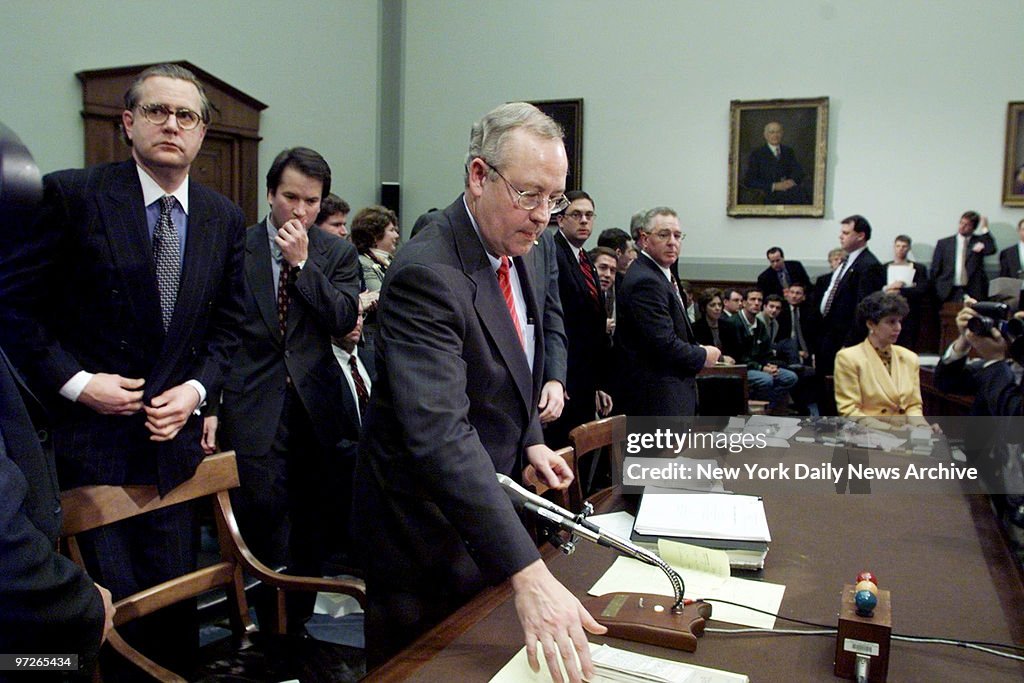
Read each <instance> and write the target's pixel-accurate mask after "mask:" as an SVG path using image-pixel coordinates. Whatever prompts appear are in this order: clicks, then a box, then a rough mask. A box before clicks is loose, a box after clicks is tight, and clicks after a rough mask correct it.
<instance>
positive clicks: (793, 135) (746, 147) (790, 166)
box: [726, 97, 828, 218]
mask: <svg viewBox="0 0 1024 683" xmlns="http://www.w3.org/2000/svg"><path fill="white" fill-rule="evenodd" d="M827 158H828V98H827V97H815V98H808V99H791V100H733V101H732V103H731V104H730V107H729V201H728V207H727V211H726V213H728V215H730V216H738V217H743V216H770V217H807V218H820V217H822V216H824V215H825V167H826V161H827Z"/></svg>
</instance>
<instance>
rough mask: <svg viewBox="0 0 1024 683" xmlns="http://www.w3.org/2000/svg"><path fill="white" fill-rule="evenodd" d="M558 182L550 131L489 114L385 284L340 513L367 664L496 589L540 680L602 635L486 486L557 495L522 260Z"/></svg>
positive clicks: (538, 323) (556, 462)
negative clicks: (373, 376) (348, 537)
mask: <svg viewBox="0 0 1024 683" xmlns="http://www.w3.org/2000/svg"><path fill="white" fill-rule="evenodd" d="M567 168H568V161H567V159H566V156H565V147H564V145H563V143H562V137H561V130H560V129H559V127H558V125H557V124H556V123H554V121H552V120H551V119H550V118H548V117H547V116H545V115H543V114H542V113H541V112H540V111H539V110H537V109H536V108H535V107H533V106H532V105H529V104H526V103H521V102H519V103H513V104H507V105H503V106H501V107H498V108H497V109H495V110H494V111H492V112H491V113H489V114H488V115H486V116H485V117H484V118H483V119H482V120H481V121H480V122H478V123H477V124H476V125H475V126H474V127H473V131H472V134H471V137H470V148H469V154H468V155H467V159H466V177H465V186H466V190H465V193H464V194H463V195H462V196H461V197H459V198H458V199H456V200H455V202H454V203H453V204H451V206H449V207H448V208H447V209H445V210H444V211H443V212H442V213H441V214H440V215H439V216H437V217H435V218H434V219H433V221H432V222H431V224H430V225H428V226H427V227H426V228H424V229H423V231H422V232H420V233H419V234H418V235H417V237H416V239H414V240H412V241H410V242H409V244H407V245H406V246H405V248H403V249H402V251H400V252H399V253H398V256H397V257H396V259H395V261H394V263H393V264H392V265H391V267H390V268H389V269H388V274H387V279H386V280H385V281H384V289H383V294H382V296H381V311H382V314H381V318H380V334H379V336H378V342H377V343H378V346H377V382H376V384H375V385H374V391H373V396H372V397H371V408H370V411H369V416H368V419H367V422H366V424H365V428H366V431H365V434H364V441H363V444H362V449H361V451H360V454H359V460H358V463H357V465H356V475H355V485H354V489H355V494H354V495H355V500H354V502H353V518H354V527H353V531H354V534H355V536H356V538H357V539H358V540H359V541H360V543H359V547H360V548H362V549H364V550H365V551H366V557H365V564H366V588H367V599H368V605H367V611H366V645H367V658H368V662H369V663H370V664H371V665H372V664H375V663H379V662H381V661H383V659H384V658H386V657H387V656H390V655H391V654H393V653H394V652H396V651H397V650H398V649H400V648H401V647H403V646H404V645H406V644H407V643H408V642H410V641H411V640H412V639H413V638H415V637H416V636H417V635H419V634H420V633H422V632H423V631H425V630H427V629H428V628H430V627H431V626H432V625H434V624H436V623H437V622H439V621H440V620H442V619H443V618H444V617H446V616H447V615H448V614H449V613H451V612H452V611H454V610H455V609H456V608H457V607H458V606H459V605H461V604H462V603H464V602H465V601H466V600H468V599H469V598H471V597H472V596H473V595H474V594H475V593H477V592H478V591H480V590H481V589H482V588H484V587H485V586H486V585H488V584H493V583H497V582H500V581H503V580H505V579H510V580H511V584H512V588H513V590H514V591H515V593H516V609H517V612H518V614H519V618H520V622H521V624H522V626H523V631H524V633H525V640H526V646H527V653H528V657H529V659H530V662H531V664H532V665H533V666H534V668H535V669H536V668H537V642H538V641H541V642H542V643H543V647H542V649H543V651H544V655H545V657H546V659H547V662H548V665H549V666H551V667H552V668H555V667H557V666H558V664H557V662H558V660H559V659H561V658H568V661H572V659H571V658H572V657H573V654H572V652H573V650H574V649H575V650H576V651H577V652H579V658H580V662H581V665H582V669H583V671H584V672H585V674H586V675H587V676H591V675H593V669H592V666H591V662H590V657H589V650H588V649H587V645H586V638H585V636H584V633H583V630H584V628H585V629H587V630H589V631H591V632H592V633H603V632H604V628H603V627H601V626H600V625H599V624H597V622H595V621H594V620H593V618H592V617H591V616H590V615H589V614H588V613H587V612H586V610H584V609H583V607H582V605H581V604H580V602H579V601H578V600H577V599H576V598H575V597H574V596H573V595H572V594H571V593H569V592H568V591H567V590H566V589H565V588H564V587H563V586H562V585H561V584H559V583H558V581H557V580H556V579H555V578H554V577H553V576H552V575H551V573H550V572H549V571H548V569H547V567H546V566H545V564H544V562H543V561H542V560H541V559H540V556H539V554H538V552H537V547H536V545H535V544H534V542H533V540H532V539H531V537H530V534H529V533H527V531H526V529H525V528H524V527H523V525H522V524H521V522H520V521H519V518H518V516H517V515H516V512H515V510H514V508H513V506H512V503H511V502H510V501H509V499H508V497H507V496H506V495H505V493H504V492H503V491H502V489H501V487H500V485H499V484H498V482H497V479H496V478H495V473H496V472H500V473H502V474H505V475H508V476H510V477H512V478H514V479H519V478H520V477H521V473H522V471H523V468H524V465H526V464H527V463H529V464H530V465H532V466H533V467H534V468H535V470H536V472H537V474H538V476H539V477H540V478H541V479H543V480H545V481H546V482H547V483H548V484H549V485H552V486H555V487H558V488H564V487H565V486H567V485H568V483H569V482H570V481H571V480H572V472H571V471H570V469H569V467H568V465H567V464H566V462H565V461H564V460H563V459H562V458H561V457H559V456H556V455H555V454H554V452H552V451H551V450H550V449H549V448H547V447H546V446H545V445H544V438H543V435H542V434H541V427H540V420H539V418H538V412H537V403H538V394H539V391H540V387H541V385H542V383H543V377H544V375H543V368H544V351H545V350H544V334H543V324H542V320H543V318H542V311H540V310H539V306H538V302H537V298H536V296H535V295H534V293H533V290H534V284H533V282H532V278H531V274H530V271H529V269H528V268H527V267H526V265H525V263H524V262H523V258H522V257H523V255H524V254H526V253H527V252H528V251H529V250H530V248H531V247H533V246H534V240H536V238H537V235H538V233H539V232H540V231H541V230H542V229H543V228H544V226H546V225H547V223H548V220H549V218H550V216H551V212H552V211H557V210H559V209H560V208H564V206H565V205H566V201H565V198H564V192H565V175H566V171H567ZM569 669H570V671H569V676H570V679H571V680H572V681H574V682H578V681H579V680H580V672H579V670H578V669H577V668H576V667H575V666H570V667H569Z"/></svg>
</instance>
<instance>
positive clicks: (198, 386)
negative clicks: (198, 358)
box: [185, 379, 206, 415]
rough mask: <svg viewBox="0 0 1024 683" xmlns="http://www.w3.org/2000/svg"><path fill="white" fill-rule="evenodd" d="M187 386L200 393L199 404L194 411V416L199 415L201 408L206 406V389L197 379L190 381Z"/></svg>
mask: <svg viewBox="0 0 1024 683" xmlns="http://www.w3.org/2000/svg"><path fill="white" fill-rule="evenodd" d="M185 384H187V385H189V386H190V387H192V388H193V389H195V390H196V391H197V392H199V403H197V404H196V409H195V410H193V411H192V414H193V415H199V414H200V413H199V410H200V408H202V407H203V406H205V405H206V387H204V386H203V385H202V383H201V382H200V381H199V380H197V379H190V380H188V381H186V382H185Z"/></svg>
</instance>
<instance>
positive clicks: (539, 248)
mask: <svg viewBox="0 0 1024 683" xmlns="http://www.w3.org/2000/svg"><path fill="white" fill-rule="evenodd" d="M555 252H556V247H555V239H554V236H553V235H552V233H551V231H550V230H542V231H541V233H540V234H539V235H537V239H536V240H534V242H533V249H530V251H529V252H527V253H526V255H525V256H523V261H524V262H525V263H526V265H527V267H528V268H529V269H530V281H531V282H532V283H534V285H533V294H534V298H535V299H536V301H537V310H539V311H544V385H543V386H542V387H541V389H540V400H539V401H538V403H537V408H538V409H539V410H540V423H541V424H542V425H546V424H548V423H550V422H553V421H555V420H557V419H558V418H559V417H560V416H561V415H562V410H563V409H564V408H565V382H566V379H565V377H566V366H567V364H568V358H569V341H568V339H567V338H566V336H565V316H564V314H563V313H562V298H561V296H560V295H559V293H558V257H557V256H556V255H555Z"/></svg>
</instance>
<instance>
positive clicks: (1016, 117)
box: [1003, 102, 1024, 206]
mask: <svg viewBox="0 0 1024 683" xmlns="http://www.w3.org/2000/svg"><path fill="white" fill-rule="evenodd" d="M1004 158H1005V161H1004V164H1003V206H1024V102H1010V104H1009V105H1008V106H1007V108H1006V155H1005V157H1004Z"/></svg>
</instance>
